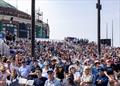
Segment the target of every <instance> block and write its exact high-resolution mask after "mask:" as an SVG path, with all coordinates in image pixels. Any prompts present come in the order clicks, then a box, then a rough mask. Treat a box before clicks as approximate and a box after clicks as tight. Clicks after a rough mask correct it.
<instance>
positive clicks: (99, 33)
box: [96, 0, 101, 58]
mask: <svg viewBox="0 0 120 86" xmlns="http://www.w3.org/2000/svg"><path fill="white" fill-rule="evenodd" d="M97 1H98V2H97V4H96V8H97V20H98V23H97V29H98V31H97V34H98V54H99V58H100V56H101V43H100V39H101V31H100V26H101V22H100V21H101V16H100V10H101V4H100V0H97Z"/></svg>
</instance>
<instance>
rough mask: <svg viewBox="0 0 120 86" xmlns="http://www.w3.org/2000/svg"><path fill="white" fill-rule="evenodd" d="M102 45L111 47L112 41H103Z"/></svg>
mask: <svg viewBox="0 0 120 86" xmlns="http://www.w3.org/2000/svg"><path fill="white" fill-rule="evenodd" d="M100 42H101V44H103V45H107V46H111V39H101V40H100Z"/></svg>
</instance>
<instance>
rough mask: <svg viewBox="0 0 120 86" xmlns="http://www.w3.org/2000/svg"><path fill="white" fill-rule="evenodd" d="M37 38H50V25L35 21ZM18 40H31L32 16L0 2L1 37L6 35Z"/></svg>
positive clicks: (1, 0) (0, 0)
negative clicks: (9, 34)
mask: <svg viewBox="0 0 120 86" xmlns="http://www.w3.org/2000/svg"><path fill="white" fill-rule="evenodd" d="M35 27H36V28H35V37H36V38H49V25H48V24H47V23H44V22H43V21H41V20H38V19H36V21H35ZM7 32H9V33H11V34H14V35H15V36H16V37H17V38H31V16H30V15H29V14H27V13H25V12H22V11H20V10H18V9H16V8H15V7H14V6H12V5H10V4H8V3H6V2H5V1H3V0H0V36H2V37H5V35H6V33H7Z"/></svg>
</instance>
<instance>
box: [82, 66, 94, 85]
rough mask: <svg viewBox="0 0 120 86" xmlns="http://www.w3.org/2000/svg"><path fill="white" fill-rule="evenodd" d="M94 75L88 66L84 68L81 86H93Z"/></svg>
mask: <svg viewBox="0 0 120 86" xmlns="http://www.w3.org/2000/svg"><path fill="white" fill-rule="evenodd" d="M92 81H93V75H92V73H91V70H90V67H89V66H86V67H85V68H84V72H83V75H82V77H81V83H80V86H93V83H92Z"/></svg>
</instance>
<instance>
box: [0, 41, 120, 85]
mask: <svg viewBox="0 0 120 86" xmlns="http://www.w3.org/2000/svg"><path fill="white" fill-rule="evenodd" d="M6 43H7V45H8V46H9V47H10V55H9V56H5V55H4V56H2V55H1V57H0V86H29V85H30V86H120V81H119V80H120V48H119V47H111V46H106V45H101V56H99V55H98V51H97V44H96V43H95V42H89V41H88V40H87V39H81V40H69V39H65V40H63V41H49V40H48V41H36V43H35V44H36V46H35V57H32V56H31V44H30V40H19V41H9V42H6Z"/></svg>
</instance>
